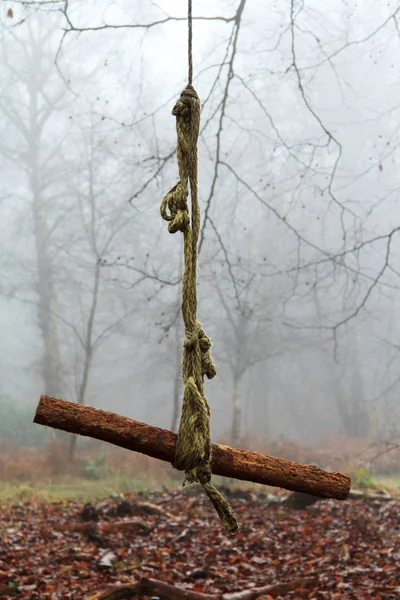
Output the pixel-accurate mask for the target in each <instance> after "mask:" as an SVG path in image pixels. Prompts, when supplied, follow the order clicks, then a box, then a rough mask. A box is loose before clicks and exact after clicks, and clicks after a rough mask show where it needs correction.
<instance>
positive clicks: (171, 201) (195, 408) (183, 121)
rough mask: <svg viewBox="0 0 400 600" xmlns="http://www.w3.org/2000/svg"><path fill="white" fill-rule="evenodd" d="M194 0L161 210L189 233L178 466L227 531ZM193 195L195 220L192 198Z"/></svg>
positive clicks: (231, 524)
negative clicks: (210, 317) (203, 264)
mask: <svg viewBox="0 0 400 600" xmlns="http://www.w3.org/2000/svg"><path fill="white" fill-rule="evenodd" d="M188 2H189V11H188V12H189V19H188V20H189V49H188V57H189V83H188V85H187V86H186V88H185V89H184V90H183V92H182V93H181V96H180V98H179V100H178V101H177V102H176V104H175V106H174V108H173V109H172V114H173V115H174V116H175V117H176V132H177V158H178V167H179V181H178V182H177V183H176V184H175V185H174V186H173V187H172V188H171V189H170V190H169V192H168V193H167V194H166V195H165V196H164V198H163V200H162V203H161V207H160V212H161V216H162V218H163V219H164V220H165V221H168V231H169V232H170V233H176V232H177V231H181V232H182V233H183V240H184V242H183V247H184V262H185V267H184V275H183V282H182V316H183V321H184V324H185V336H186V339H185V342H184V344H183V358H182V379H183V384H184V393H183V403H182V412H181V420H180V424H179V431H178V438H177V443H176V451H175V460H174V463H173V466H174V467H175V468H176V469H178V470H179V471H185V479H184V482H183V485H185V483H194V482H196V481H197V482H199V483H200V484H201V485H202V486H203V488H204V490H205V491H206V493H207V496H208V497H209V499H210V500H211V502H212V504H213V506H214V508H215V509H216V511H217V513H218V515H219V517H220V519H221V521H222V525H223V528H224V530H225V532H226V533H234V532H235V531H237V529H238V523H237V521H236V518H235V516H234V514H233V512H232V509H231V507H230V506H229V504H228V502H227V500H226V498H225V496H223V494H221V493H220V492H219V491H218V490H217V488H216V487H215V486H214V484H213V483H212V482H211V475H212V470H211V436H210V408H209V405H208V402H207V398H206V397H205V395H204V375H206V376H207V377H208V379H212V378H213V377H215V375H216V370H215V366H214V364H213V361H212V358H211V352H210V348H211V341H210V339H209V338H208V336H207V335H206V334H205V332H204V330H203V328H202V326H201V324H200V323H199V321H198V320H197V245H198V239H199V232H200V207H199V202H198V193H197V183H198V177H197V140H198V136H199V129H200V100H199V97H198V95H197V93H196V91H195V89H194V88H193V86H192V85H191V80H192V73H193V67H192V2H191V0H188ZM189 183H190V194H191V219H190V216H189V208H188V204H187V198H188V194H189Z"/></svg>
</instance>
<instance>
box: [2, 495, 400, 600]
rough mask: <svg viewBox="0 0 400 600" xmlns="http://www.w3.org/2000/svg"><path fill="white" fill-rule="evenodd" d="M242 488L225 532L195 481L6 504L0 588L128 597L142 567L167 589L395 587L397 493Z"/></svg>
mask: <svg viewBox="0 0 400 600" xmlns="http://www.w3.org/2000/svg"><path fill="white" fill-rule="evenodd" d="M238 496H239V497H235V495H233V496H231V498H230V501H231V503H232V505H233V508H234V510H235V511H237V512H240V513H241V521H242V525H243V526H242V529H241V532H240V533H239V534H238V535H236V536H235V537H233V538H226V537H225V536H224V535H223V534H222V532H221V529H220V526H219V523H218V520H217V519H216V517H215V515H214V513H213V511H212V508H211V507H210V505H209V503H208V501H207V499H206V498H205V497H203V495H202V492H201V490H200V489H199V490H197V489H196V488H194V489H189V490H188V492H185V491H167V490H165V491H163V492H157V493H153V494H151V496H150V499H151V502H146V503H144V502H142V500H141V499H140V497H139V498H137V497H134V496H128V495H127V496H126V497H125V498H124V499H122V500H121V498H119V499H118V498H117V499H116V498H110V499H108V500H107V501H104V500H103V501H101V502H99V503H92V504H90V505H88V504H86V505H83V504H81V503H78V502H64V503H60V502H59V503H54V504H43V503H18V504H15V505H14V506H5V507H3V508H2V512H1V515H0V599H3V598H4V599H5V598H19V599H21V600H25V599H26V600H27V599H30V600H39V599H40V600H64V599H69V598H72V599H76V600H84V599H86V600H100V599H102V600H103V599H106V598H129V597H131V596H132V594H133V593H134V592H133V591H132V590H133V589H135V590H137V589H138V588H137V587H135V586H137V585H139V583H140V582H141V581H143V578H144V580H146V581H147V580H152V581H154V580H155V579H157V580H160V581H161V583H163V584H165V585H166V586H167V588H165V589H164V593H166V591H165V590H167V589H169V588H168V586H175V587H179V588H184V589H186V590H188V591H189V590H190V592H191V593H195V594H207V595H208V596H209V597H211V596H212V597H213V598H215V596H214V595H215V594H217V596H219V599H220V600H222V598H221V596H222V595H223V594H224V595H225V600H243V599H244V598H246V599H247V600H248V598H249V597H248V596H243V594H245V592H246V593H247V592H250V591H251V592H252V597H254V598H255V597H256V596H257V597H258V596H260V593H261V592H260V593H259V592H258V590H259V588H263V590H264V589H265V588H266V587H268V588H269V589H268V592H267V591H264V592H263V593H261V595H262V597H263V600H267V599H268V598H269V597H274V598H278V597H284V598H314V599H323V598H338V599H342V598H343V599H359V598H367V597H368V598H375V599H376V600H378V599H380V600H390V599H392V598H393V599H394V598H398V597H399V570H398V564H400V517H399V503H398V502H397V501H396V500H392V501H385V502H384V503H383V504H382V503H379V502H377V501H374V500H369V501H366V500H365V499H362V498H360V499H354V500H350V501H347V502H335V501H331V500H329V501H320V502H317V503H316V504H314V505H312V506H309V507H308V508H307V509H305V510H296V511H294V510H291V509H290V508H289V507H287V506H283V505H282V504H270V503H269V500H268V497H266V496H265V495H261V494H260V495H259V496H256V494H254V492H248V491H246V490H244V491H243V490H242V491H241V492H240V494H238ZM143 504H146V508H144V507H143ZM310 574H311V581H312V583H310ZM316 577H318V583H316V579H315V578H316ZM304 578H305V581H306V583H304ZM300 580H302V583H299V581H300ZM307 582H308V583H307ZM146 585H147V584H146ZM148 585H150V584H148ZM154 585H156V584H154ZM291 585H292V586H293V585H294V586H295V587H290V586H291ZM271 586H274V588H271ZM282 586H289V587H282ZM174 593H175V592H174ZM181 593H184V590H183V592H182V590H181ZM110 594H114V596H112V595H110ZM129 594H130V596H129ZM177 594H178V595H176V597H178V596H179V592H177ZM151 595H155V596H157V595H158V596H159V597H161V596H160V595H159V594H156V593H154V592H151V594H150V596H151ZM162 597H164V598H166V597H167V596H165V595H164V596H162ZM182 597H183V596H182Z"/></svg>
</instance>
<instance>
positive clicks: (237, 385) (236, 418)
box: [232, 375, 242, 446]
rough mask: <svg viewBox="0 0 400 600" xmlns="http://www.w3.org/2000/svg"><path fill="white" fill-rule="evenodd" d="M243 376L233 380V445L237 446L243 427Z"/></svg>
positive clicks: (237, 376)
mask: <svg viewBox="0 0 400 600" xmlns="http://www.w3.org/2000/svg"><path fill="white" fill-rule="evenodd" d="M241 399H242V398H241V376H240V375H235V377H234V380H233V397H232V445H233V446H237V444H238V443H239V440H240V434H241V425H242V406H241Z"/></svg>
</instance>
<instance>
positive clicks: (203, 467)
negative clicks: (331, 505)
mask: <svg viewBox="0 0 400 600" xmlns="http://www.w3.org/2000/svg"><path fill="white" fill-rule="evenodd" d="M188 30H189V34H188V71H189V73H188V84H187V86H186V87H185V89H184V90H183V92H182V93H181V95H180V98H179V100H178V101H177V102H176V104H175V106H174V108H173V109H172V114H173V115H174V116H175V117H176V131H177V159H178V167H179V180H178V182H177V183H176V184H175V185H174V186H173V187H172V188H171V189H170V190H169V192H168V193H167V194H166V195H165V197H164V198H163V200H162V203H161V207H160V212H161V216H162V218H163V219H164V220H165V221H168V231H169V232H170V233H176V232H177V231H181V232H182V233H183V238H184V276H183V282H182V316H183V321H184V325H185V341H184V344H183V358H182V378H183V384H184V393H183V403H182V412H181V420H180V425H179V431H178V435H177V436H176V435H175V434H173V433H171V432H170V431H165V430H163V429H159V428H157V427H150V426H149V425H145V424H144V423H138V422H137V421H132V420H131V419H128V418H126V417H122V416H119V415H116V414H114V413H110V412H106V411H102V410H98V409H95V408H91V407H87V406H83V405H79V404H76V403H72V402H67V401H65V400H56V399H54V398H49V397H48V396H42V397H41V399H40V402H39V405H38V407H37V410H36V415H35V418H34V422H35V423H39V424H41V425H46V426H50V427H54V428H56V429H61V430H63V431H68V432H71V433H76V434H80V435H84V436H89V437H92V438H96V439H99V440H103V441H106V442H110V443H112V444H114V445H117V446H120V447H123V448H128V449H129V450H133V451H134V452H142V453H144V454H147V455H148V456H153V457H155V458H158V459H160V460H165V461H168V462H171V463H172V465H173V466H174V467H175V468H176V469H178V470H179V471H184V472H185V478H184V482H183V485H185V483H194V482H198V483H200V484H201V485H202V486H203V488H204V490H205V492H206V494H207V496H208V497H209V499H210V501H211V502H212V504H213V506H214V508H215V510H216V511H217V513H218V515H219V517H220V520H221V522H222V526H223V529H224V531H225V532H226V533H227V534H233V533H235V532H236V531H237V530H238V527H239V526H238V522H237V520H236V517H235V515H234V514H233V512H232V509H231V507H230V506H229V503H228V502H227V500H226V498H225V497H224V496H223V494H221V492H219V491H218V489H217V488H216V487H215V485H214V484H213V483H212V481H211V475H212V472H214V473H216V474H219V475H225V476H228V477H233V478H237V479H241V480H246V481H253V482H258V483H262V484H266V485H273V486H279V487H283V488H285V489H288V490H292V491H299V492H304V493H308V494H312V495H315V496H319V497H322V498H336V499H338V500H344V499H345V498H347V496H348V494H349V491H350V484H351V480H350V477H349V476H348V475H346V474H342V473H328V472H326V471H323V470H322V469H318V468H316V467H313V466H309V465H301V464H298V463H294V462H291V461H287V460H283V459H278V458H274V457H272V456H268V455H261V454H257V453H256V452H251V451H247V450H238V449H234V448H229V447H227V446H220V445H216V444H211V436H210V408H209V405H208V402H207V399H206V396H205V393H204V376H207V378H208V379H212V378H213V377H215V375H216V369H215V366H214V364H213V361H212V358H211V353H210V348H211V341H210V339H209V338H208V336H207V335H206V334H205V332H204V329H203V327H202V325H201V324H200V322H199V321H198V320H197V253H198V240H199V232H200V208H199V202H198V174H197V164H198V161H197V141H198V136H199V129H200V100H199V97H198V95H197V92H196V91H195V89H194V87H193V85H192V80H193V52H192V40H193V35H192V0H188ZM189 187H190V197H191V211H190V214H189V207H188V196H189Z"/></svg>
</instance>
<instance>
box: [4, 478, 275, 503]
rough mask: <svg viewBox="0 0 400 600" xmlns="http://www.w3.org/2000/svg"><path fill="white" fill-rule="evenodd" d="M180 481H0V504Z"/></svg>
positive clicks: (81, 497) (86, 496)
mask: <svg viewBox="0 0 400 600" xmlns="http://www.w3.org/2000/svg"><path fill="white" fill-rule="evenodd" d="M182 481H183V476H182V479H177V478H174V479H172V478H162V479H150V478H149V477H135V478H129V477H125V476H111V475H108V476H106V477H103V478H102V479H98V480H90V479H84V478H82V477H71V476H69V477H59V478H54V479H48V480H44V481H40V482H35V481H24V482H20V481H19V482H18V481H2V482H1V483H0V504H5V503H15V502H35V501H37V502H63V501H66V500H77V501H80V502H89V501H91V500H94V499H97V500H99V499H101V498H106V497H108V496H111V495H117V494H125V493H128V492H139V491H154V490H159V489H161V488H162V487H163V486H165V487H166V488H168V489H177V488H180V487H181V485H182ZM213 481H214V482H215V483H216V485H218V486H221V485H224V486H229V487H230V488H232V489H237V488H246V489H252V490H254V491H255V492H260V491H263V492H265V493H274V488H271V487H269V486H264V485H260V484H255V483H249V482H241V481H236V480H233V479H228V478H226V477H218V476H215V477H214V478H213Z"/></svg>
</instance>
